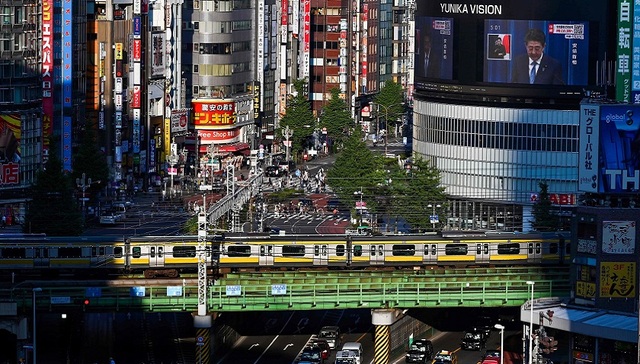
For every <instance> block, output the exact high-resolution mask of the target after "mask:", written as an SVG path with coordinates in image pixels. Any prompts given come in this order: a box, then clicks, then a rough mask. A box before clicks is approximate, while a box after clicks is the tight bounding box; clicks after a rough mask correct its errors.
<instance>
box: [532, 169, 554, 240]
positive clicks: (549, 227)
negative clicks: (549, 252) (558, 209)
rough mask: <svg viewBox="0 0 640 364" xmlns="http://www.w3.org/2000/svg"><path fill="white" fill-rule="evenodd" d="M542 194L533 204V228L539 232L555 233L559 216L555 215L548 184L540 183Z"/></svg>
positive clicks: (539, 194) (540, 193)
mask: <svg viewBox="0 0 640 364" xmlns="http://www.w3.org/2000/svg"><path fill="white" fill-rule="evenodd" d="M538 187H540V192H539V193H538V199H537V201H536V202H535V203H534V204H533V211H532V213H533V218H534V221H532V222H531V223H532V225H533V228H534V229H535V230H537V231H553V230H556V228H557V227H558V216H557V215H556V214H555V213H554V211H553V207H552V206H551V198H550V196H549V185H548V184H547V183H546V182H544V181H543V182H540V183H538Z"/></svg>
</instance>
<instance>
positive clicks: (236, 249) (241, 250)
mask: <svg viewBox="0 0 640 364" xmlns="http://www.w3.org/2000/svg"><path fill="white" fill-rule="evenodd" d="M227 255H228V256H229V257H250V256H251V247H250V246H248V245H229V246H228V247H227ZM260 255H261V256H264V246H261V247H260Z"/></svg>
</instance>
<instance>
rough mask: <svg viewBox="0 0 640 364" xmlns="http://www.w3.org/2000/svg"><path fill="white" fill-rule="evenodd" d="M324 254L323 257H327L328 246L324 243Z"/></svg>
mask: <svg viewBox="0 0 640 364" xmlns="http://www.w3.org/2000/svg"><path fill="white" fill-rule="evenodd" d="M322 256H323V257H326V256H327V246H326V245H323V246H322Z"/></svg>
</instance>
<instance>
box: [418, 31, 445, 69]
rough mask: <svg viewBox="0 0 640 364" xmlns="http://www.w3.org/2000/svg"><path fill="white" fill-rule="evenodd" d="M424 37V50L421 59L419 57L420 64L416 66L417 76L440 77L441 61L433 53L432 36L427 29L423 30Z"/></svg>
mask: <svg viewBox="0 0 640 364" xmlns="http://www.w3.org/2000/svg"><path fill="white" fill-rule="evenodd" d="M423 31H424V35H423V36H422V49H421V52H420V57H418V62H417V63H418V64H417V65H416V68H417V71H418V72H417V74H418V75H420V76H421V77H429V78H433V77H440V75H439V72H440V59H439V58H438V55H437V54H436V52H434V51H433V48H432V43H431V35H430V34H429V32H428V31H426V29H423Z"/></svg>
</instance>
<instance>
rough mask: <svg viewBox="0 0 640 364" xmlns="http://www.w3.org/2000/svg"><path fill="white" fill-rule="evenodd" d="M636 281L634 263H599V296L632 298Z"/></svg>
mask: <svg viewBox="0 0 640 364" xmlns="http://www.w3.org/2000/svg"><path fill="white" fill-rule="evenodd" d="M636 282H637V279H636V263H632V262H602V263H600V298H626V299H630V298H633V297H634V296H635V294H636Z"/></svg>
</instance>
